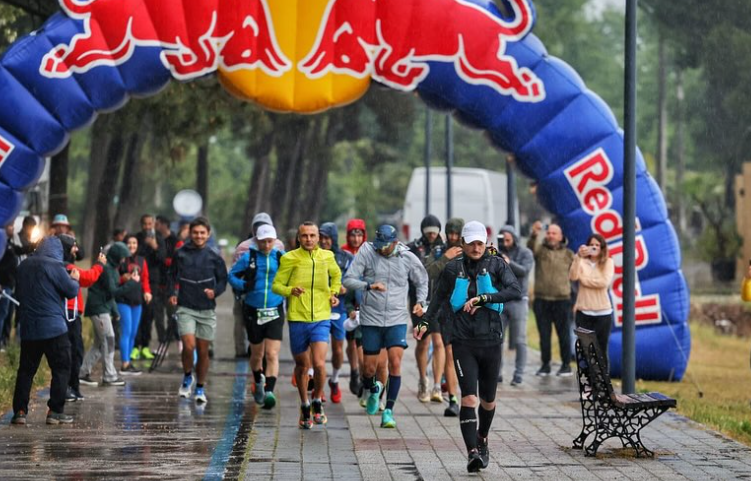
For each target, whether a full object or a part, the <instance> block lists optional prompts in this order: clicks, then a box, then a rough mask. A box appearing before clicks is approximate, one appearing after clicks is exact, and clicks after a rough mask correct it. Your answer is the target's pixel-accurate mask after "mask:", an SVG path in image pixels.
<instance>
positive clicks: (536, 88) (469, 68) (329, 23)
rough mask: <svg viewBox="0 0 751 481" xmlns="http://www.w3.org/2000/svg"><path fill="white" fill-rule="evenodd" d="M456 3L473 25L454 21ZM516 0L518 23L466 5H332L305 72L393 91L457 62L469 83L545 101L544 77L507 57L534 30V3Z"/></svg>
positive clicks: (395, 1)
mask: <svg viewBox="0 0 751 481" xmlns="http://www.w3.org/2000/svg"><path fill="white" fill-rule="evenodd" d="M449 3H454V4H456V5H458V6H459V7H458V8H456V10H461V15H462V16H463V17H464V20H465V21H463V22H453V21H446V18H445V16H444V15H443V14H442V12H441V10H442V9H443V8H450V7H451V5H448V4H449ZM509 3H510V5H511V7H512V8H513V12H514V20H513V21H510V22H506V21H504V20H502V19H500V18H498V17H496V16H494V15H492V14H491V13H490V12H488V11H487V10H485V9H483V8H481V7H479V6H477V5H475V4H473V3H470V2H466V1H463V0H451V1H444V2H435V1H434V2H406V1H403V0H330V1H329V4H328V6H327V7H326V12H325V14H324V17H323V22H322V23H321V28H320V30H319V33H318V37H317V38H316V42H315V44H314V46H313V49H312V50H311V51H310V53H308V55H307V56H305V58H303V60H302V61H301V62H300V63H299V64H298V68H299V69H300V70H301V71H302V72H304V73H306V74H307V75H309V76H310V77H313V78H318V77H321V76H323V75H326V74H327V73H329V72H336V73H339V74H346V75H352V76H354V77H358V78H364V77H366V76H372V77H373V78H374V79H375V80H377V81H378V82H381V83H383V84H385V85H388V86H389V87H393V88H395V89H400V90H414V89H415V88H416V87H417V86H418V84H419V83H420V82H421V81H422V80H423V79H424V78H425V77H426V76H427V75H428V73H429V71H430V66H429V65H428V62H450V63H453V64H454V68H455V69H456V72H457V74H458V75H459V76H460V77H461V78H462V79H463V80H464V81H465V82H467V83H469V84H473V85H486V86H488V87H491V88H493V89H495V90H496V91H497V92H498V93H500V94H501V95H511V96H512V97H513V98H514V99H516V100H518V101H520V102H539V101H541V100H543V99H544V98H545V89H544V86H543V84H542V82H541V81H540V79H539V78H537V76H536V75H535V74H534V73H533V72H532V71H531V70H529V69H528V68H523V67H522V68H520V67H519V66H518V65H517V62H516V60H515V59H514V58H513V57H511V56H509V55H506V53H505V51H506V44H507V42H510V41H518V40H520V39H522V38H523V37H524V36H525V35H527V34H528V33H529V32H530V30H531V29H532V26H533V15H532V8H531V6H530V4H529V3H528V2H527V0H511V1H510V2H509ZM442 4H444V5H442ZM414 18H419V19H420V26H419V32H414V34H410V32H411V31H412V28H413V25H412V24H411V23H410V21H411V20H412V19H414ZM488 40H490V41H488ZM488 52H490V54H488Z"/></svg>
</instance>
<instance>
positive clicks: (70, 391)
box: [65, 387, 76, 403]
mask: <svg viewBox="0 0 751 481" xmlns="http://www.w3.org/2000/svg"><path fill="white" fill-rule="evenodd" d="M65 400H66V401H68V402H72V403H74V402H76V395H75V394H73V388H71V387H68V389H67V391H65Z"/></svg>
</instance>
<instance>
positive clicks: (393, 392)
mask: <svg viewBox="0 0 751 481" xmlns="http://www.w3.org/2000/svg"><path fill="white" fill-rule="evenodd" d="M401 387H402V377H401V376H389V389H388V391H389V392H388V396H387V397H386V409H391V410H393V409H394V404H395V403H396V397H397V396H398V395H399V388H401Z"/></svg>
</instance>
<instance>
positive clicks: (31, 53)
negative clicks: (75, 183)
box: [0, 34, 95, 132]
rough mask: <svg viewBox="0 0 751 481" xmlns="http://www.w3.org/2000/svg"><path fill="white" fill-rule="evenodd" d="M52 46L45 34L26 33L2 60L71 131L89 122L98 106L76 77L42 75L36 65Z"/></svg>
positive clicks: (11, 72)
mask: <svg viewBox="0 0 751 481" xmlns="http://www.w3.org/2000/svg"><path fill="white" fill-rule="evenodd" d="M51 49H52V44H51V43H50V41H49V40H48V39H47V37H45V36H44V35H36V34H34V35H27V36H26V37H23V38H21V39H20V40H18V41H17V42H15V43H14V44H13V45H12V46H11V48H10V49H9V50H8V51H7V52H6V53H5V55H4V56H3V58H2V60H1V61H0V64H2V66H3V67H5V68H6V69H7V71H8V72H10V74H12V75H13V76H14V77H15V78H16V80H18V81H19V83H21V84H22V85H23V86H24V87H25V88H26V90H28V91H29V92H31V93H32V94H33V95H34V97H36V99H37V100H38V101H39V102H40V104H42V105H43V106H44V108H45V109H46V110H47V112H49V113H50V114H51V115H52V116H53V117H54V118H55V119H56V120H57V121H58V122H59V123H60V124H61V125H62V126H63V128H64V129H65V130H67V131H68V132H70V131H72V130H75V129H78V128H81V127H83V126H85V125H88V124H89V123H90V122H92V121H93V120H94V118H95V110H94V107H92V105H91V102H89V99H88V97H87V96H86V94H85V93H84V92H83V90H81V87H80V86H79V85H78V83H77V82H76V81H75V79H73V78H70V77H69V78H66V79H50V78H46V77H43V76H41V75H39V71H38V70H37V69H35V68H34V67H36V66H38V65H40V64H41V62H42V57H44V55H45V54H46V53H47V52H49V51H50V50H51Z"/></svg>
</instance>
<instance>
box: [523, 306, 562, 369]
mask: <svg viewBox="0 0 751 481" xmlns="http://www.w3.org/2000/svg"><path fill="white" fill-rule="evenodd" d="M532 310H534V312H535V319H536V321H537V331H538V332H539V333H540V357H541V358H542V364H543V365H546V364H550V337H551V335H552V333H553V326H555V333H556V334H557V335H558V346H559V348H560V350H561V362H562V363H563V365H564V366H568V365H569V364H571V329H569V322H570V321H569V319H570V314H571V313H570V311H571V301H569V300H568V299H567V300H563V301H546V300H543V299H535V302H534V303H533V304H532Z"/></svg>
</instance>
